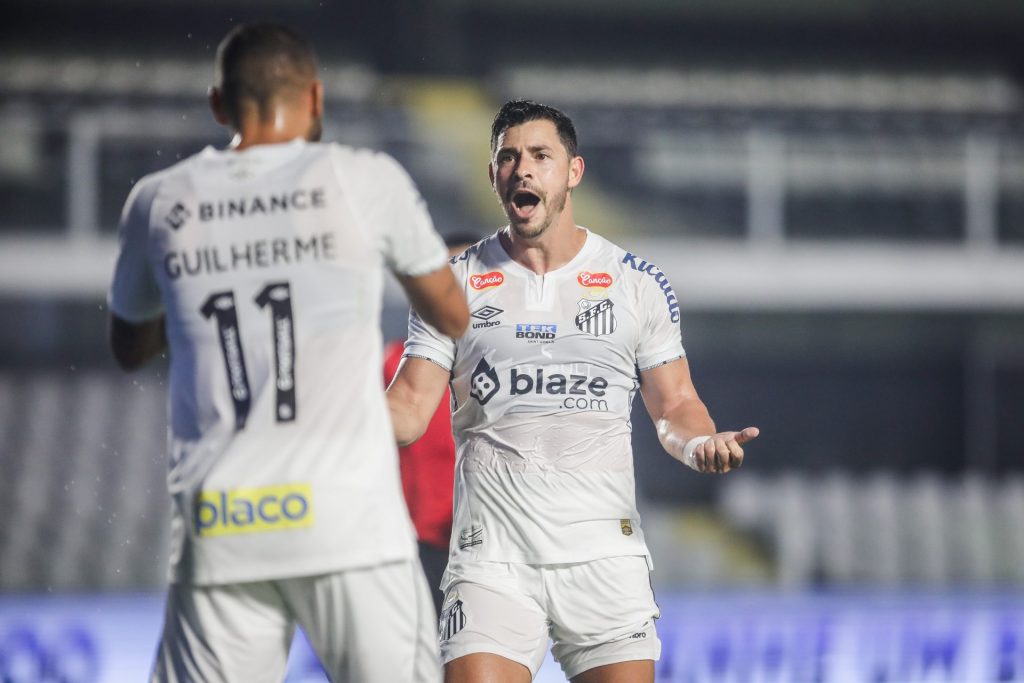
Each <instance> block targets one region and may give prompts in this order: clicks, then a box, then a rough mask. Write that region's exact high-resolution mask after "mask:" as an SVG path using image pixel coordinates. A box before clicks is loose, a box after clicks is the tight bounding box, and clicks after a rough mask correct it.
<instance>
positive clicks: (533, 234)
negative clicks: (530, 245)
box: [503, 187, 569, 240]
mask: <svg viewBox="0 0 1024 683" xmlns="http://www.w3.org/2000/svg"><path fill="white" fill-rule="evenodd" d="M538 196H539V197H540V203H541V205H542V206H543V207H544V221H543V222H542V223H541V224H540V225H538V226H535V227H530V222H529V221H527V222H525V223H517V222H516V220H515V214H514V213H512V214H510V213H508V212H507V211H506V214H507V215H508V224H509V227H511V228H512V231H513V232H514V233H515V234H516V237H520V238H522V239H527V240H531V239H536V238H538V237H540V236H541V235H543V234H544V233H545V232H546V231H547V229H548V228H550V227H551V224H552V223H554V222H555V220H556V219H557V218H558V217H559V216H561V215H562V211H563V210H564V209H565V201H566V199H567V198H568V197H569V188H568V187H563V188H562V191H561V192H559V193H558V194H556V195H555V196H554V197H553V198H552V201H551V203H548V198H547V195H546V194H545V195H541V194H539V193H538ZM503 208H504V207H503Z"/></svg>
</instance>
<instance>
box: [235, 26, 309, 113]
mask: <svg viewBox="0 0 1024 683" xmlns="http://www.w3.org/2000/svg"><path fill="white" fill-rule="evenodd" d="M316 78H317V63H316V55H315V54H314V52H313V47H312V46H311V45H310V44H309V42H308V41H306V39H305V38H303V37H302V36H300V35H299V34H297V33H295V32H294V31H292V30H291V29H290V28H288V27H286V26H283V25H281V24H272V23H260V24H243V25H241V26H238V27H237V28H235V29H233V30H232V31H231V32H230V33H228V35H227V36H226V37H225V38H224V40H222V41H221V43H220V45H219V46H218V47H217V87H218V88H219V89H220V92H221V97H222V100H223V104H224V112H225V113H226V114H227V116H228V118H229V119H230V120H231V122H232V123H234V124H236V125H237V124H238V122H239V120H240V118H241V116H240V115H241V111H242V110H243V108H246V107H250V106H252V107H255V108H256V110H257V111H258V112H259V116H260V118H261V119H268V118H270V117H271V116H272V111H273V104H274V102H275V101H279V100H287V99H290V98H291V97H295V96H297V95H298V94H299V93H301V92H302V91H303V90H304V89H306V88H308V87H309V86H310V85H311V84H312V83H313V82H314V81H315V80H316Z"/></svg>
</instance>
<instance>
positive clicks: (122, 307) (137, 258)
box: [107, 180, 163, 323]
mask: <svg viewBox="0 0 1024 683" xmlns="http://www.w3.org/2000/svg"><path fill="white" fill-rule="evenodd" d="M157 187H158V183H157V182H156V181H152V180H150V181H147V180H142V181H139V182H138V183H136V185H135V187H134V188H132V191H131V193H130V194H129V195H128V199H127V201H125V205H124V209H123V210H122V212H121V223H120V226H119V228H118V254H117V262H116V265H115V266H114V277H113V282H112V283H111V285H110V293H109V294H108V296H107V303H108V304H109V307H110V312H111V313H113V314H114V315H116V316H117V317H118V318H122V319H123V320H126V321H128V322H133V323H138V322H144V321H147V320H152V319H154V318H156V317H158V316H159V315H160V314H161V313H162V312H163V302H162V300H161V298H160V288H159V287H158V286H157V282H156V278H155V277H154V275H153V270H152V266H151V265H150V261H149V253H148V251H149V214H150V208H151V207H152V205H153V198H154V197H155V196H156V190H157Z"/></svg>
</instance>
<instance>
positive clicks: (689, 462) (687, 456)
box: [679, 436, 711, 470]
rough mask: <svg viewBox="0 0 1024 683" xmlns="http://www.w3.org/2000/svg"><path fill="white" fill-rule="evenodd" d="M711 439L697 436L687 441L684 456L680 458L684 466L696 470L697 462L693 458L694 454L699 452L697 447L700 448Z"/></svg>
mask: <svg viewBox="0 0 1024 683" xmlns="http://www.w3.org/2000/svg"><path fill="white" fill-rule="evenodd" d="M710 438H711V437H710V436H695V437H693V438H692V439H690V440H689V441H687V442H686V445H685V446H683V453H682V456H681V457H680V458H679V459H680V460H681V461H682V462H683V464H684V465H686V466H687V467H689V468H690V469H692V470H696V469H697V461H696V459H695V458H694V457H693V452H694V451H695V450H697V446H700V445H701V444H702V443H704V442H705V441H707V440H708V439H710Z"/></svg>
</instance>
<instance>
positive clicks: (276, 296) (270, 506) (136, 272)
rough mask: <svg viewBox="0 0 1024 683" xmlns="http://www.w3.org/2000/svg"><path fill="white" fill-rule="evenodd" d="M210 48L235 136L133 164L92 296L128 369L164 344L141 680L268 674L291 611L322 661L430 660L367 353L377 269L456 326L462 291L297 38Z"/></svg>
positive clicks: (219, 97)
mask: <svg viewBox="0 0 1024 683" xmlns="http://www.w3.org/2000/svg"><path fill="white" fill-rule="evenodd" d="M216 66H217V84H216V86H214V87H213V88H211V90H210V104H211V106H212V109H213V112H214V116H215V117H216V119H217V121H218V122H219V123H221V124H223V125H225V126H227V127H229V128H230V129H231V130H232V131H233V133H234V139H233V141H232V142H231V144H230V146H229V148H228V149H226V150H215V149H213V148H207V149H205V150H203V151H202V152H200V153H199V154H197V155H195V156H193V157H191V158H189V159H186V160H184V161H182V162H180V163H178V164H175V165H174V166H172V167H170V168H168V169H166V170H164V171H162V172H160V173H156V174H154V175H151V176H148V177H146V178H143V179H142V180H140V181H139V182H138V183H137V184H136V185H135V187H134V189H133V190H132V192H131V195H130V196H129V197H128V200H127V203H126V205H125V208H124V212H123V214H122V221H121V226H120V252H119V256H118V259H117V264H116V268H115V272H114V277H113V284H112V286H111V290H110V297H109V299H110V311H111V320H110V323H111V324H110V343H111V346H112V349H113V353H114V356H115V357H116V359H117V360H118V362H119V363H120V364H121V365H122V367H124V368H125V369H129V370H131V369H134V368H138V367H139V366H141V365H142V364H143V363H145V362H146V360H147V359H149V358H152V357H153V356H156V355H159V354H161V353H162V352H164V350H165V349H168V350H169V352H170V473H169V476H168V482H169V487H170V493H171V497H172V499H173V519H172V523H173V533H172V549H171V568H170V581H171V586H170V588H169V591H168V596H167V605H166V613H165V622H164V628H163V634H162V639H161V642H160V645H159V650H158V652H157V656H156V662H155V666H154V671H153V680H155V681H226V680H233V681H251V680H252V681H254V680H264V681H269V680H282V679H283V677H284V675H285V670H286V663H287V662H286V660H287V654H288V651H289V646H290V644H291V640H292V636H293V634H294V630H295V626H296V624H298V625H300V626H301V627H302V628H303V629H304V630H305V632H306V634H307V635H308V636H309V639H310V642H311V643H312V645H313V648H314V649H315V651H316V652H317V654H318V656H319V657H320V660H321V662H322V664H323V665H324V667H325V669H326V670H327V672H328V674H329V676H330V677H331V678H332V680H338V681H380V682H381V683H384V682H386V683H393V682H395V681H432V680H437V679H439V678H440V673H441V671H440V665H439V663H438V653H437V644H436V640H435V639H434V636H433V623H434V617H433V610H432V607H431V601H430V595H429V588H428V586H427V583H426V580H425V578H424V574H423V571H422V569H421V567H420V564H419V560H418V558H417V557H416V546H415V538H414V532H413V529H412V526H411V524H410V521H409V516H408V513H407V510H406V507H405V504H404V503H403V501H402V491H401V484H400V480H399V474H398V466H397V454H396V452H395V445H394V435H393V434H392V432H391V430H390V429H389V426H388V415H387V407H386V403H385V400H384V395H383V390H382V386H381V379H380V374H379V368H380V366H381V360H382V359H381V348H382V343H381V339H380V330H379V327H378V325H379V313H380V306H381V302H380V300H381V292H382V287H383V269H384V267H387V268H389V269H390V270H392V271H393V272H394V273H395V274H396V276H397V277H398V279H399V281H400V282H401V283H402V285H403V286H404V288H405V291H406V293H407V295H408V297H409V299H410V301H411V302H412V305H413V308H414V309H415V310H416V311H417V313H418V315H420V316H422V317H423V319H424V320H427V321H429V322H430V324H432V325H435V326H437V328H438V329H441V330H444V331H445V332H444V333H445V334H448V335H453V336H459V335H460V334H462V332H463V330H464V329H465V327H466V324H467V320H468V311H467V308H466V303H465V298H464V296H463V294H462V292H461V288H460V287H459V285H458V284H457V283H456V281H455V279H454V278H453V276H452V271H451V269H450V268H449V267H448V265H449V264H448V263H447V255H446V252H445V249H444V245H443V243H442V241H441V238H440V236H439V235H438V234H437V233H436V232H435V231H434V228H433V225H432V222H431V219H430V216H429V215H428V213H427V210H426V206H425V204H424V202H423V200H422V198H421V197H420V195H419V193H418V192H417V190H416V188H415V187H414V185H413V183H412V181H411V179H410V178H409V177H408V175H407V174H406V173H405V171H404V170H403V169H402V168H401V167H400V166H399V165H398V164H397V163H396V162H395V161H394V160H393V159H392V158H390V157H389V156H387V155H385V154H380V153H376V152H371V151H366V150H356V149H353V148H349V147H344V146H339V145H336V144H319V143H318V140H319V138H320V132H321V116H322V112H323V87H322V85H321V82H320V80H319V79H318V76H317V68H318V67H317V62H316V58H315V55H314V52H313V49H312V47H311V46H310V45H309V43H308V42H307V41H306V40H305V39H304V38H302V37H301V36H299V35H297V34H296V33H294V32H293V31H292V30H290V29H288V28H287V27H284V26H281V25H277V24H251V25H245V26H240V27H238V28H236V29H234V30H233V31H231V32H230V33H229V34H228V35H227V37H226V38H225V39H224V40H223V42H222V43H221V44H220V46H219V49H218V52H217V60H216Z"/></svg>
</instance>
